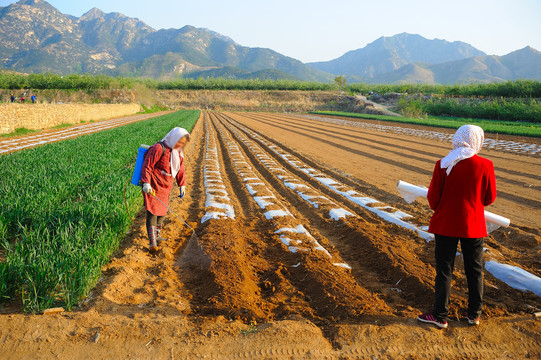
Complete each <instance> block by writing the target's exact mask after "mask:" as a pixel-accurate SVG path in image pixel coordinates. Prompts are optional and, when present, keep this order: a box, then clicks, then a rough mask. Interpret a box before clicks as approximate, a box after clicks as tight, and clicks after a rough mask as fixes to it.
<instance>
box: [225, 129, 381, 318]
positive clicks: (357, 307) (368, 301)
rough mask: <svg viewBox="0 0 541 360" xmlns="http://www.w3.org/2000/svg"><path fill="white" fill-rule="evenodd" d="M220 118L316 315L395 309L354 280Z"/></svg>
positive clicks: (238, 165) (240, 170)
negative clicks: (307, 226)
mask: <svg viewBox="0 0 541 360" xmlns="http://www.w3.org/2000/svg"><path fill="white" fill-rule="evenodd" d="M215 124H216V125H217V126H218V129H219V132H220V134H221V138H222V140H223V142H224V144H225V146H227V147H228V148H229V152H230V154H231V159H232V162H233V164H232V167H233V168H234V169H235V171H236V173H237V174H238V176H239V178H240V179H243V181H244V184H245V188H246V191H247V192H248V193H250V195H251V196H252V199H253V201H254V202H256V203H257V204H258V205H259V207H260V208H261V213H263V214H262V215H263V216H264V217H265V219H266V220H267V226H268V227H269V228H271V229H273V230H274V236H273V237H272V238H271V240H272V241H274V242H275V244H276V246H280V247H281V249H282V251H284V252H285V254H286V259H291V260H292V261H291V260H290V261H291V262H286V269H287V274H288V276H289V278H290V279H291V281H292V283H294V284H295V285H296V286H297V288H298V289H299V291H302V292H304V293H305V294H306V297H307V300H308V301H309V303H310V305H311V306H312V307H313V308H314V310H315V313H316V315H317V316H318V317H319V318H320V319H323V318H325V319H327V320H336V319H341V318H357V317H358V316H359V315H361V314H374V313H380V314H382V313H389V312H390V309H389V308H388V307H387V306H386V305H385V304H384V303H383V302H382V301H381V300H380V299H378V298H377V297H375V296H374V295H372V294H371V293H370V292H368V291H367V290H366V289H364V288H362V287H361V286H360V285H359V284H358V283H357V282H356V281H355V280H354V278H353V277H352V276H351V274H350V271H349V270H348V269H346V268H344V267H343V266H342V264H341V263H342V261H341V259H340V257H339V255H338V254H337V253H336V252H335V251H333V249H330V251H329V250H327V249H325V248H324V247H323V246H321V244H320V243H319V241H318V240H316V236H317V235H315V234H313V231H312V230H309V229H307V228H306V226H305V224H306V221H302V216H300V215H298V214H295V211H294V209H293V207H289V206H285V205H284V202H283V201H281V200H280V199H279V198H278V196H277V194H276V193H275V192H274V191H273V190H272V189H271V188H272V187H271V186H269V185H268V184H267V183H266V181H265V180H263V177H262V176H261V174H260V173H259V172H258V171H257V170H256V169H255V168H254V166H253V164H252V162H251V161H249V159H247V158H246V157H245V156H244V155H243V152H242V151H241V149H240V147H239V145H238V143H237V142H236V141H235V140H234V139H233V138H231V136H230V134H229V133H228V132H227V131H226V130H225V129H223V128H221V127H220V124H219V123H218V122H215ZM287 205H289V204H287ZM303 222H304V224H303Z"/></svg>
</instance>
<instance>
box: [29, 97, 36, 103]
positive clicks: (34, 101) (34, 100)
mask: <svg viewBox="0 0 541 360" xmlns="http://www.w3.org/2000/svg"><path fill="white" fill-rule="evenodd" d="M30 100H32V104H35V103H36V95H32V96H31V97H30Z"/></svg>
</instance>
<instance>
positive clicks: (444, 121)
mask: <svg viewBox="0 0 541 360" xmlns="http://www.w3.org/2000/svg"><path fill="white" fill-rule="evenodd" d="M311 114H319V115H331V116H345V117H351V118H360V119H367V120H379V121H389V122H397V123H406V124H415V125H424V126H434V127H442V128H449V129H458V128H459V127H460V126H462V125H465V124H472V125H478V126H480V127H482V128H483V129H484V130H485V132H487V133H494V134H505V135H520V136H532V137H541V124H540V123H527V122H519V121H498V120H480V119H470V118H456V117H436V116H429V117H428V118H426V119H417V118H411V117H402V116H386V115H372V114H357V113H348V112H342V111H313V112H311Z"/></svg>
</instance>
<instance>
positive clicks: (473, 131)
mask: <svg viewBox="0 0 541 360" xmlns="http://www.w3.org/2000/svg"><path fill="white" fill-rule="evenodd" d="M484 140H485V134H484V132H483V129H481V128H480V127H478V126H475V125H464V126H461V127H460V128H459V129H458V130H457V132H456V134H455V135H454V137H453V148H454V149H453V150H452V151H451V152H450V153H449V155H447V156H446V157H444V158H443V159H441V160H439V161H438V162H437V163H436V167H435V168H434V174H433V176H432V181H431V183H430V188H429V189H428V202H429V204H430V207H431V208H432V210H434V215H432V219H431V220H430V227H429V230H428V231H429V232H431V233H433V234H434V235H435V237H436V250H435V252H436V282H435V293H436V294H435V299H434V311H433V312H432V313H429V314H423V315H420V316H418V317H417V319H418V320H419V321H422V322H425V323H430V324H434V325H436V326H438V327H440V328H446V327H447V320H448V312H449V309H448V305H449V294H450V292H451V280H452V277H453V269H454V265H455V257H456V252H457V246H458V243H459V242H460V249H461V252H462V257H463V259H464V269H465V272H466V278H467V281H468V310H467V312H466V314H465V319H466V320H467V321H468V323H469V324H470V325H479V316H480V315H481V310H482V307H483V238H484V237H485V236H487V228H486V223H485V215H484V210H485V206H488V205H490V204H492V203H493V202H494V200H495V199H496V179H495V176H494V165H493V164H492V161H490V160H488V159H485V158H482V157H480V156H478V155H477V154H478V153H479V151H480V150H481V147H482V146H483V142H484Z"/></svg>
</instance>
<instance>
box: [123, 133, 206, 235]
mask: <svg viewBox="0 0 541 360" xmlns="http://www.w3.org/2000/svg"><path fill="white" fill-rule="evenodd" d="M160 144H161V145H162V148H163V153H165V146H164V145H163V144H162V143H160ZM149 148H150V146H148V145H141V146H140V147H139V150H138V151H137V160H136V161H135V167H134V169H133V176H132V178H131V183H132V184H133V185H135V186H142V183H141V176H142V172H143V162H144V161H145V154H146V153H147V151H148V149H149ZM150 195H152V196H154V198H155V199H156V200H158V201H159V202H161V203H162V204H163V206H165V207H166V208H167V209H169V211H171V213H172V214H173V215H175V216H176V217H177V218H178V219H179V220H180V221H182V222H183V223H184V225H186V226H187V227H188V228H190V230H192V232H195V230H194V229H193V228H192V227H191V226H190V225H188V223H186V221H184V220H183V219H182V218H181V217H180V216H178V215H177V213H175V212H174V211H173V210H171V208H170V207H169V206H167V204H165V203H164V202H163V201H161V200H160V199H159V198H158V197H157V196H156V193H155V192H154V190H152V193H150ZM125 199H126V197H125V195H124V200H125ZM126 209H128V205H127V203H126Z"/></svg>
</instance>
